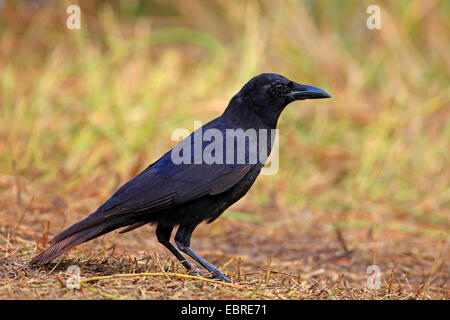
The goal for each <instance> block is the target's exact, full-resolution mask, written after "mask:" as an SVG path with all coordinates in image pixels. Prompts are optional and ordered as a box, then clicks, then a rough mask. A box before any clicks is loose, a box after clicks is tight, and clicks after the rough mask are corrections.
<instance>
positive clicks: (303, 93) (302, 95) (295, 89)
mask: <svg viewBox="0 0 450 320" xmlns="http://www.w3.org/2000/svg"><path fill="white" fill-rule="evenodd" d="M287 96H288V97H290V98H291V99H292V100H305V99H324V98H331V96H330V95H329V94H328V93H327V92H326V91H324V90H322V89H319V88H316V87H313V86H308V85H306V84H299V83H294V85H293V86H292V90H291V91H290V92H289V93H288V94H287Z"/></svg>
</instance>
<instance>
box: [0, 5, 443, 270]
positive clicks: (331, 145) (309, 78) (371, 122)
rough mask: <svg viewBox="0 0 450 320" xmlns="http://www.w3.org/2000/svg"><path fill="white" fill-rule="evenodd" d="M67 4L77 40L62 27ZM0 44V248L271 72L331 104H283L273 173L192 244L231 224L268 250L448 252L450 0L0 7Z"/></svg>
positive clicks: (47, 224)
mask: <svg viewBox="0 0 450 320" xmlns="http://www.w3.org/2000/svg"><path fill="white" fill-rule="evenodd" d="M375 2H376V3H375ZM71 4H77V5H79V6H80V9H81V29H80V30H69V29H68V28H67V27H66V20H67V18H68V17H69V14H67V13H66V8H67V7H68V6H69V5H71ZM371 4H377V5H378V6H379V7H380V9H381V27H382V28H381V29H380V30H377V29H375V30H369V29H368V28H367V26H366V20H367V18H368V17H369V16H370V14H368V13H366V9H367V7H368V6H369V5H371ZM0 35H1V36H0V201H1V204H0V220H1V221H2V222H1V223H0V224H1V225H2V229H1V231H2V234H3V236H4V237H6V235H7V234H8V233H9V232H11V230H12V229H13V228H14V227H13V226H17V222H18V221H21V222H22V221H23V225H21V226H20V227H19V228H16V229H17V230H16V231H17V232H19V231H20V232H23V233H24V237H25V235H27V234H28V236H29V238H30V239H36V238H38V237H41V236H40V234H41V233H42V232H44V231H49V230H50V232H51V233H56V232H59V231H60V229H61V228H62V227H65V226H67V225H68V224H71V223H73V222H75V221H76V220H78V219H79V218H81V217H83V216H85V215H87V213H89V212H92V211H93V210H95V209H96V208H97V206H98V205H100V204H101V203H102V202H103V201H104V200H106V199H107V198H108V197H109V195H110V194H111V192H113V191H114V190H115V189H116V188H117V187H118V186H120V184H122V183H124V182H125V181H127V180H128V179H129V178H131V177H132V176H134V175H135V174H137V173H138V172H139V171H140V170H142V169H144V168H145V167H146V166H147V165H148V164H149V163H152V162H153V161H154V160H156V159H157V158H159V156H161V155H162V154H163V153H164V152H166V151H167V150H168V149H169V148H170V147H172V146H173V145H174V144H175V143H176V142H174V141H171V140H170V136H171V133H172V131H173V130H174V129H176V128H187V129H188V130H189V131H192V130H193V121H194V120H202V121H203V122H204V123H206V122H207V121H209V120H211V119H213V118H215V117H216V116H218V115H220V114H221V112H222V111H223V110H224V109H225V107H226V106H227V103H228V101H229V99H230V98H231V97H232V96H233V95H234V94H235V93H236V92H237V91H238V90H239V89H240V88H241V87H242V86H243V84H244V83H245V82H247V81H248V80H249V79H250V78H251V77H253V76H255V75H257V74H260V73H262V72H275V73H280V74H282V75H285V76H286V77H288V78H290V79H292V80H294V81H297V82H300V83H305V84H310V85H314V86H318V87H320V88H323V89H324V90H326V91H327V92H329V93H330V94H331V95H332V96H333V99H329V100H317V101H304V102H301V103H294V104H291V105H290V106H289V107H288V108H287V109H286V110H285V112H284V113H283V115H282V116H281V118H280V121H279V124H278V127H279V129H280V131H279V133H280V168H279V171H278V173H277V174H276V175H273V176H261V177H260V178H259V179H258V180H257V182H256V184H255V186H254V188H253V189H252V190H251V191H250V192H249V193H248V195H247V196H246V197H245V198H244V199H243V200H242V201H240V202H239V203H238V204H236V205H235V206H233V207H232V208H230V210H229V211H228V212H227V213H226V214H225V216H224V218H225V219H222V220H221V221H220V222H217V223H216V222H215V223H214V224H213V226H212V227H211V226H207V228H204V229H201V231H200V235H201V234H204V235H211V234H214V232H215V233H216V234H219V236H220V232H221V230H222V229H220V228H225V227H224V225H226V224H227V223H234V222H233V221H244V222H246V223H247V222H248V223H254V224H262V223H263V225H262V226H264V228H265V231H264V232H265V235H264V236H265V237H268V238H270V237H275V238H276V236H277V235H279V234H283V235H291V236H295V237H297V238H299V237H300V238H301V237H302V233H311V234H314V233H318V234H320V235H322V236H323V235H324V234H333V236H332V239H334V233H333V232H334V231H333V230H335V229H336V228H339V229H340V230H344V231H349V233H348V234H347V233H345V232H344V233H343V235H344V237H347V239H346V241H347V245H349V246H350V247H352V246H357V241H356V240H357V239H359V238H358V237H359V236H360V234H364V235H370V237H376V236H377V235H383V237H386V239H390V238H389V237H392V241H395V239H397V238H395V236H394V233H392V232H395V235H397V234H398V233H397V232H399V234H401V235H402V236H401V237H407V238H408V239H412V238H417V237H419V238H420V239H422V241H424V243H426V241H431V242H430V243H432V246H433V248H435V249H436V248H437V245H436V243H438V242H437V241H438V240H439V239H440V240H439V241H441V242H442V240H444V242H443V243H444V244H443V246H444V248H447V247H446V244H447V241H448V234H449V226H450V225H449V216H450V215H449V214H450V187H449V185H450V182H449V181H450V158H449V157H450V151H449V150H450V103H449V102H450V55H449V52H450V45H449V39H450V2H449V1H445V0H442V1H439V0H427V1H419V0H418V1H405V0H402V1H336V2H332V1H325V0H319V1H269V0H268V1H264V0H261V1H218V0H217V1H215V0H209V1H177V0H171V1H156V0H154V1H139V0H134V1H125V0H123V1H95V0H94V1H79V2H76V1H44V0H42V1H0ZM24 208H25V209H26V210H25V211H26V212H27V213H26V214H25V213H24ZM211 228H212V229H211ZM353 231H354V233H352V232H353ZM27 232H28V233H27ZM202 232H203V233H202ZM38 235H39V236H38ZM194 238H195V235H194ZM335 241H337V240H336V239H335ZM352 241H355V242H354V243H353V244H352ZM199 242H200V241H199ZM349 243H350V244H349ZM199 245H200V244H199ZM324 245H326V244H324ZM277 246H278V244H277ZM439 248H440V247H439ZM140 249H142V250H144V249H145V246H142V247H141V248H140ZM278 250H282V249H281V248H278ZM224 251H226V250H224ZM239 254H242V255H244V254H246V252H245V250H244V249H242V250H241V252H240V253H239ZM443 254H448V251H447V252H446V251H445V250H444V252H443ZM269 257H270V254H269ZM278 257H280V256H278ZM364 271H365V269H364ZM364 271H363V272H364Z"/></svg>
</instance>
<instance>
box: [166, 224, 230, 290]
mask: <svg viewBox="0 0 450 320" xmlns="http://www.w3.org/2000/svg"><path fill="white" fill-rule="evenodd" d="M195 227H196V225H180V227H179V228H178V231H177V233H176V235H175V243H176V244H177V246H178V248H179V249H180V250H181V251H182V252H184V253H186V254H187V255H189V256H190V257H191V258H192V259H194V260H195V261H197V262H198V263H200V264H201V265H202V266H203V267H204V268H205V269H206V270H208V271H209V272H211V273H212V278H213V279H219V280H222V281H224V282H231V281H230V279H228V278H227V277H225V276H224V275H223V274H222V273H221V272H220V271H219V270H217V268H215V267H214V266H213V265H212V264H210V263H209V262H208V261H206V260H205V259H204V258H202V257H201V256H199V255H198V254H197V253H195V251H194V250H192V249H191V248H190V243H191V236H192V232H193V231H194V229H195Z"/></svg>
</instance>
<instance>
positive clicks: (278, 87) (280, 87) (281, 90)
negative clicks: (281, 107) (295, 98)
mask: <svg viewBox="0 0 450 320" xmlns="http://www.w3.org/2000/svg"><path fill="white" fill-rule="evenodd" d="M271 91H272V94H273V95H274V96H276V97H280V96H282V95H283V94H285V93H287V92H288V91H289V88H288V86H286V85H284V84H282V83H276V84H273V85H272V86H271Z"/></svg>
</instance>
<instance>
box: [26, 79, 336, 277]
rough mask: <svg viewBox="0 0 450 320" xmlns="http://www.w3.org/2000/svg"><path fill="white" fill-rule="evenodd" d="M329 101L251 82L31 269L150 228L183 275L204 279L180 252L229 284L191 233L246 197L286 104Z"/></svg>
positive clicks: (57, 240)
mask: <svg viewBox="0 0 450 320" xmlns="http://www.w3.org/2000/svg"><path fill="white" fill-rule="evenodd" d="M330 97H331V96H330V95H329V94H328V93H326V92H325V91H323V90H321V89H319V88H315V87H312V86H308V85H303V84H298V83H295V82H293V81H290V80H289V79H287V78H285V77H283V76H281V75H278V74H272V73H264V74H261V75H259V76H256V77H254V78H252V79H251V80H250V81H249V82H247V83H246V84H245V85H244V87H243V88H242V89H241V90H240V91H239V92H238V93H237V94H236V95H235V96H234V97H233V98H232V99H231V101H230V103H229V104H228V106H227V108H226V109H225V111H224V113H223V114H222V115H221V116H220V117H218V118H216V119H214V120H212V121H211V122H209V123H207V124H205V125H204V126H203V127H201V128H200V129H197V130H196V131H194V132H193V133H192V134H191V135H190V136H189V137H187V138H185V139H184V140H183V141H182V142H180V143H179V144H178V145H177V146H175V147H174V148H173V149H172V150H170V151H169V152H167V153H166V154H165V155H163V156H162V157H161V158H160V159H159V160H158V161H156V162H155V163H153V164H151V165H150V166H149V167H147V168H146V169H145V170H144V171H142V172H141V173H140V174H138V175H137V176H135V177H134V178H133V179H131V180H130V181H128V182H127V183H125V184H124V185H123V186H122V187H120V188H119V189H118V190H117V191H116V192H115V193H114V194H113V195H112V197H111V198H110V199H109V200H107V201H106V202H105V203H104V204H102V205H101V206H100V207H99V208H98V209H97V210H96V211H95V212H94V213H92V214H91V215H90V216H88V217H87V218H86V219H84V220H82V221H80V222H78V223H76V224H74V225H73V226H71V227H70V228H68V229H66V230H64V231H63V232H61V233H60V234H58V235H57V236H55V237H54V238H53V239H51V240H50V241H49V242H50V244H52V246H51V247H50V248H48V249H47V250H45V251H44V252H42V253H41V254H39V255H38V256H36V257H34V258H33V260H32V261H31V264H32V265H42V264H46V263H48V262H50V261H52V260H53V259H55V258H56V257H58V256H60V255H61V254H63V253H64V252H66V251H68V250H69V249H71V248H73V247H74V246H77V245H79V244H81V243H83V242H86V241H88V240H91V239H94V238H97V237H99V236H101V235H104V234H106V233H108V232H110V231H113V230H115V229H118V228H122V227H125V229H122V230H121V231H120V233H124V232H128V231H130V230H133V229H135V228H138V227H140V226H143V225H145V224H147V223H150V224H155V225H156V236H157V238H158V241H159V242H160V243H162V244H163V245H164V246H165V247H167V248H168V249H169V250H170V251H171V252H172V253H173V254H174V255H175V256H176V257H177V258H178V260H180V261H181V262H182V264H183V265H184V267H185V268H186V269H187V270H190V271H191V272H193V273H195V274H198V275H202V276H203V273H202V272H200V271H199V270H198V269H195V268H194V267H193V265H192V264H191V263H190V262H189V261H188V260H187V259H186V258H185V257H184V256H183V255H182V252H183V253H185V254H187V255H188V256H190V257H191V258H192V259H194V260H195V261H197V262H198V263H199V264H200V265H202V266H203V267H204V268H205V269H206V270H208V271H209V272H211V273H212V277H213V278H216V279H220V280H222V281H227V282H229V279H228V278H227V277H225V276H224V275H223V274H222V273H221V272H220V271H219V270H217V269H216V268H215V267H214V266H212V265H211V264H210V263H208V262H207V261H206V260H205V259H203V258H202V257H200V256H199V255H198V254H197V253H195V252H194V250H192V249H191V247H190V241H191V236H192V232H193V231H194V229H195V228H196V227H197V225H198V224H200V223H201V222H202V221H205V220H207V221H208V223H210V222H212V221H214V220H215V219H217V218H218V217H219V216H220V214H222V213H223V212H224V211H225V209H227V208H228V207H229V206H231V205H232V204H233V203H235V202H236V201H238V200H239V199H240V198H242V197H243V196H244V195H245V194H246V193H247V191H248V190H249V189H250V187H251V186H252V185H253V183H254V182H255V179H256V177H257V176H258V175H259V173H260V171H261V169H262V167H263V166H264V162H265V161H266V158H267V155H268V154H269V153H270V151H271V149H272V145H273V138H274V134H275V132H274V129H275V128H276V126H277V121H278V118H279V116H280V114H281V112H282V111H283V109H284V108H285V107H286V106H287V105H288V104H289V103H291V102H293V101H295V100H304V99H321V98H330ZM236 133H237V134H236ZM252 133H255V134H253V135H252ZM261 133H263V134H264V133H266V136H265V137H264V135H263V134H261ZM267 134H268V136H267ZM240 137H241V141H238V140H239V138H240ZM230 141H231V143H229V142H230ZM264 151H265V152H264ZM175 226H179V227H178V230H177V233H176V235H175V243H176V245H177V247H178V249H177V248H176V247H175V246H174V245H173V244H172V242H170V236H171V233H172V230H173V228H174V227H175Z"/></svg>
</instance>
